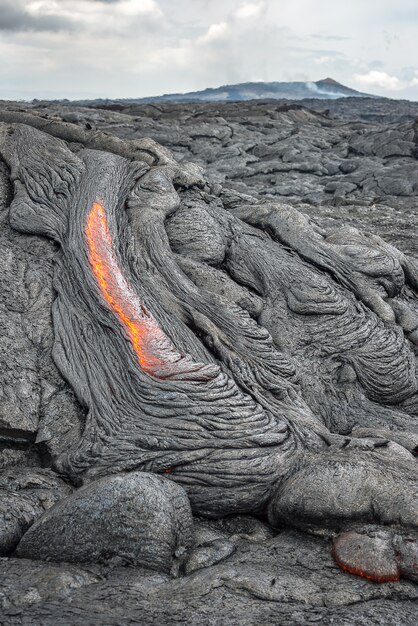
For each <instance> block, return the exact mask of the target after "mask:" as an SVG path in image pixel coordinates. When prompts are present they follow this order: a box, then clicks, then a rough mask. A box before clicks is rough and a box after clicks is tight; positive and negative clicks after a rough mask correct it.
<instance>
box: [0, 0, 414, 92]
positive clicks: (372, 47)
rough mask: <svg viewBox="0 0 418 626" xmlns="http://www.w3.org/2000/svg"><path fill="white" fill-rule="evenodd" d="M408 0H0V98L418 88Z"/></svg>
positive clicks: (378, 90) (393, 90)
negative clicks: (274, 84) (337, 86)
mask: <svg viewBox="0 0 418 626" xmlns="http://www.w3.org/2000/svg"><path fill="white" fill-rule="evenodd" d="M400 4H401V5H402V7H401V8H400ZM417 6H418V5H417V0H402V2H401V3H399V0H397V1H396V2H395V0H368V2H364V0H351V1H350V2H349V3H347V2H346V3H340V2H339V3H336V2H335V0H316V1H315V2H314V1H313V0H297V1H296V0H280V1H279V0H0V58H3V59H7V63H3V64H0V98H7V97H13V94H18V93H25V94H28V95H29V97H30V95H31V94H33V96H36V97H42V94H43V93H44V94H49V95H50V94H51V92H52V91H55V95H56V97H74V98H75V97H78V94H84V93H87V92H89V93H90V94H91V96H95V95H96V96H102V97H107V96H108V97H135V96H136V97H140V96H149V95H154V94H160V93H169V92H173V91H193V90H195V89H203V88H204V87H208V86H218V85H221V84H227V83H238V82H247V81H253V80H265V81H281V80H283V81H284V80H286V81H291V80H303V81H315V80H318V79H320V78H324V77H325V76H331V77H332V78H335V79H336V80H338V81H339V82H341V83H343V84H346V85H348V86H351V87H356V88H361V90H362V91H372V93H376V94H382V95H391V96H394V97H411V98H414V99H417V100H418V84H417V82H418V73H416V70H417V68H416V67H415V66H413V65H412V66H411V59H415V56H416V55H415V50H416V30H417V25H418V9H417ZM401 14H402V15H401ZM401 18H402V19H401ZM371 23H373V28H372V29H371V28H370V24H371ZM388 32H390V33H391V40H390V41H391V43H390V50H388V47H387V45H386V44H387V33H388ZM385 33H386V34H385ZM6 50H7V52H6ZM353 77H354V78H353Z"/></svg>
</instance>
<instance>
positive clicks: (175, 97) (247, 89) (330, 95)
mask: <svg viewBox="0 0 418 626" xmlns="http://www.w3.org/2000/svg"><path fill="white" fill-rule="evenodd" d="M349 97H351V98H353V97H354V98H378V97H379V96H372V95H371V94H368V93H362V92H360V91H356V90H355V89H351V88H350V87H346V86H345V85H342V84H341V83H339V82H337V81H336V80H334V79H333V78H324V79H323V80H318V81H316V82H301V81H298V82H275V83H263V82H259V83H238V84H236V85H223V86H221V87H214V88H213V87H209V88H207V89H203V90H202V91H191V92H188V93H171V94H164V95H162V96H149V97H146V98H106V99H104V98H103V99H101V98H98V99H94V100H77V101H74V104H79V105H86V104H87V105H92V104H93V105H99V104H106V105H109V104H117V103H123V104H149V103H157V102H242V101H244V100H270V99H273V100H303V99H305V98H315V99H322V100H329V99H337V98H349Z"/></svg>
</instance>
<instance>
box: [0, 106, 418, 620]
mask: <svg viewBox="0 0 418 626" xmlns="http://www.w3.org/2000/svg"><path fill="white" fill-rule="evenodd" d="M16 111H17V112H19V111H20V112H30V113H33V114H35V115H37V116H43V118H44V119H45V121H46V124H47V126H48V124H50V125H53V123H54V121H56V122H58V121H61V120H62V121H64V122H67V123H70V124H72V125H76V126H77V127H78V128H79V129H82V130H83V132H84V131H87V132H88V133H89V132H94V131H95V130H99V131H105V132H106V133H110V134H111V135H112V136H114V137H117V138H120V139H122V140H132V139H142V138H145V137H150V138H152V139H154V140H155V141H157V142H158V143H159V144H161V145H163V146H164V147H166V148H168V149H169V150H170V151H172V152H173V154H174V156H175V158H176V159H177V161H179V162H180V163H181V164H182V165H184V166H186V165H187V164H188V163H197V164H198V165H200V166H202V167H203V169H204V172H205V177H206V179H207V181H208V185H207V188H206V191H205V193H206V194H211V197H215V198H218V197H221V198H222V199H223V202H224V204H225V205H226V204H227V201H228V198H232V199H233V198H234V197H236V196H234V194H236V193H238V194H243V195H240V196H239V197H240V198H241V201H243V200H242V199H243V198H244V199H245V197H246V196H247V195H248V196H252V197H255V198H257V199H259V200H260V201H261V202H275V203H286V204H289V205H291V206H292V207H297V209H298V210H300V211H301V212H303V213H304V214H306V215H308V216H309V217H310V218H311V219H312V223H313V224H316V225H317V227H318V229H320V230H321V231H322V232H325V231H326V232H327V233H332V232H333V231H336V230H337V229H338V228H340V227H344V226H347V225H348V226H354V227H356V228H360V229H362V230H364V231H370V232H373V233H375V234H377V235H380V236H381V237H382V238H383V239H384V240H385V241H386V242H388V243H390V244H392V245H393V246H396V248H398V249H399V250H400V251H401V252H402V253H406V254H408V255H411V258H414V257H418V242H417V236H416V234H417V232H418V210H417V209H418V167H417V164H418V163H417V161H418V103H406V102H403V103H394V102H392V101H386V100H374V99H370V100H369V99H364V100H363V99H360V100H359V99H351V98H348V99H344V100H336V101H329V102H328V101H327V102H326V103H324V102H323V101H315V100H309V101H304V102H303V103H302V104H300V103H292V102H272V101H268V102H252V101H250V102H242V103H228V104H215V103H212V104H168V103H167V104H157V105H155V104H147V105H129V106H123V105H111V106H109V107H105V108H100V107H78V106H63V105H58V104H49V103H33V104H32V105H23V104H19V103H3V104H2V105H1V106H0V120H1V119H2V118H1V115H2V113H7V112H9V113H13V112H16ZM28 145H29V144H28ZM69 145H70V146H71V147H72V148H73V152H74V154H78V148H77V145H76V142H74V143H73V144H69ZM0 174H1V176H0V208H1V216H0V220H1V222H0V223H1V232H0V242H1V249H2V258H3V268H4V271H3V272H2V276H1V277H0V283H1V288H2V295H3V297H2V300H1V307H2V308H1V309H0V325H1V328H2V337H1V354H0V366H1V367H0V372H1V376H2V378H1V393H2V397H1V404H0V418H1V429H0V443H1V449H0V464H1V467H2V469H3V478H2V480H3V483H2V484H0V488H1V489H2V490H3V495H4V494H6V495H5V498H4V499H3V501H2V505H1V506H2V507H3V509H4V507H5V506H6V507H7V506H9V507H13V506H14V502H15V500H16V499H17V498H18V496H19V494H21V493H22V492H24V494H27V496H26V495H25V498H26V500H25V506H27V509H25V511H26V512H25V515H28V516H29V517H30V516H32V518H31V519H34V518H36V517H37V516H39V514H40V513H39V511H43V510H44V509H48V508H50V506H51V505H53V504H54V502H55V501H56V500H59V499H60V498H62V497H67V496H68V493H69V492H70V491H71V490H72V486H71V485H70V484H69V483H67V482H65V481H63V482H60V481H57V482H54V479H52V478H51V476H50V474H49V473H48V472H49V470H48V469H47V468H48V467H49V466H50V464H51V458H52V459H54V458H57V457H58V456H59V455H61V454H65V452H66V450H67V448H68V447H69V446H70V445H71V442H72V441H74V440H75V439H76V438H77V437H79V436H80V435H79V433H80V429H81V428H82V427H83V426H84V422H85V419H86V417H85V410H84V409H83V408H82V407H81V406H80V404H79V403H78V402H77V401H76V399H75V397H74V393H73V389H72V388H71V387H70V386H69V385H68V384H67V383H66V382H65V380H64V379H63V377H62V376H61V374H60V372H59V371H58V369H57V368H56V366H55V364H54V363H53V361H52V360H51V356H50V355H51V349H52V345H53V341H54V329H53V326H52V321H51V306H52V302H53V300H54V298H55V294H54V288H53V284H52V274H53V265H54V259H55V258H56V256H57V249H58V248H57V244H56V243H54V242H52V241H50V240H49V239H46V238H45V237H43V236H38V237H36V236H35V237H33V236H29V235H28V234H22V233H18V232H17V231H16V230H14V229H12V228H11V226H10V223H9V205H10V202H11V200H12V196H13V190H12V187H11V184H10V179H9V170H8V168H7V167H6V165H5V164H4V163H3V164H1V169H0ZM176 186H177V190H178V191H179V193H185V194H186V195H185V197H186V202H187V191H183V190H184V188H185V183H184V182H183V183H182V182H178V183H177V184H176ZM222 189H223V191H221V190H222ZM228 193H230V195H229V196H228ZM222 194H223V195H222ZM202 198H203V196H202ZM205 198H206V196H205ZM189 201H190V202H192V201H194V200H193V196H190V200H189ZM205 202H206V200H205ZM190 206H192V205H190ZM260 206H263V205H260ZM243 219H245V216H244V217H243ZM179 228H180V229H181V223H180V226H179V225H176V222H175V220H174V221H173V223H172V225H171V226H170V227H169V228H168V232H169V234H170V238H171V244H172V246H173V247H175V246H174V242H175V241H177V246H178V250H177V252H178V253H179V254H181V246H182V245H183V243H182V242H183V240H182V239H181V237H180V235H179V234H178V233H179V230H178V229H179ZM190 228H192V226H190ZM21 229H23V226H22V225H21ZM176 229H177V230H176ZM38 232H40V230H39V231H38ZM197 235H198V233H197ZM176 237H178V239H177V240H176ZM198 243H199V242H198ZM198 243H197V244H196V245H198ZM184 245H185V244H184ZM284 245H285V244H284ZM291 247H293V244H292V246H291ZM215 248H216V245H215V244H214V249H215ZM195 254H197V253H196V252H195ZM184 267H186V265H185V266H184ZM187 267H188V266H187ZM190 268H191V266H190ZM190 268H189V269H190ZM190 271H191V269H190ZM248 293H249V294H250V295H249V296H247V298H248V299H249V300H251V302H249V303H248V304H247V306H248V307H249V308H250V309H251V306H252V307H253V309H255V308H256V305H257V301H258V296H257V293H256V292H252V291H249V292H248ZM242 297H243V296H242V294H240V298H241V299H242ZM411 299H412V296H411ZM403 328H404V330H405V333H406V332H407V330H406V327H405V326H404V327H403ZM410 331H411V335H412V333H413V332H414V329H413V328H412V327H411V329H410ZM410 331H409V330H408V332H410ZM411 341H412V339H411ZM414 350H415V348H414ZM231 367H232V366H231ZM349 373H350V372H349ZM383 405H384V403H383V404H382V406H383ZM384 410H386V408H385V407H384V408H382V411H384ZM63 416H65V419H63ZM395 445H397V444H395ZM405 445H406V444H405ZM413 448H414V446H412V448H411V450H412V449H413ZM23 467H24V468H26V472H27V473H26V475H25V476H26V477H24V478H22V476H21V474H20V473H19V472H20V471H21V469H22V468H23ZM10 484H13V485H14V486H13V488H10ZM16 494H17V495H16ZM64 501H65V500H64ZM2 512H3V513H4V511H2ZM6 518H7V516H6ZM193 523H194V533H195V543H194V547H193V550H192V552H191V554H190V555H189V557H188V558H187V560H184V559H183V561H182V560H181V559H180V561H179V562H178V563H177V566H176V567H177V570H176V569H175V567H174V569H173V570H172V571H171V572H170V571H166V572H162V573H161V572H155V571H152V570H146V569H143V568H141V567H134V566H131V567H129V566H128V567H127V566H126V564H124V566H122V563H121V562H120V559H118V558H117V557H115V558H114V559H113V560H110V561H109V562H108V563H107V564H106V565H91V564H88V563H87V564H84V565H80V564H74V563H73V564H70V563H68V562H65V563H61V564H60V563H58V564H57V563H52V562H51V563H49V562H42V561H39V560H34V559H31V558H30V551H31V550H34V548H33V544H32V546H31V545H29V546H28V543H29V544H30V539H29V541H28V542H27V545H26V550H27V552H26V553H25V546H23V548H22V547H21V548H20V550H21V557H22V558H14V557H4V558H1V559H0V566H1V569H2V580H1V582H0V604H1V606H2V610H1V612H0V623H4V624H16V625H17V624H109V625H111V624H115V625H116V624H120V623H132V624H161V623H163V622H164V623H167V624H179V623H187V624H196V625H197V624H213V625H215V624H216V625H218V624H235V623H236V624H238V623H239V624H241V623H242V624H256V623H257V624H270V623H274V624H283V625H285V624H286V625H287V624H289V625H295V626H296V625H299V624H316V623H321V624H338V625H347V626H348V625H350V626H351V625H352V624H354V625H356V624H358V625H360V624H361V625H363V624H364V625H365V624H388V625H392V624H393V625H395V624H396V625H398V624H402V625H405V624H406V625H409V624H411V625H412V624H415V623H416V621H417V617H418V608H417V601H418V587H417V585H416V584H415V583H414V582H412V580H403V579H402V580H400V581H393V582H386V583H382V584H379V583H376V582H372V581H369V580H367V579H365V578H359V577H355V576H352V575H350V574H348V573H346V572H344V571H342V570H341V569H340V568H339V567H338V566H337V565H336V563H335V562H334V560H333V559H332V556H331V550H330V545H331V542H332V539H333V535H332V534H330V533H329V532H323V531H317V530H316V531H315V530H314V529H310V530H311V532H310V534H306V533H302V532H299V531H297V530H293V529H290V528H289V527H288V525H286V524H282V525H279V527H278V528H275V529H273V528H272V527H271V526H270V525H269V524H268V523H267V522H266V520H265V518H261V519H259V518H258V517H252V516H249V515H233V516H228V517H226V518H225V519H221V520H206V519H203V518H202V517H199V516H197V517H195V518H194V522H193ZM35 528H36V527H35ZM0 530H1V532H3V530H2V529H0ZM78 532H80V533H81V534H82V533H83V529H82V528H80V529H78V528H77V527H75V528H74V533H75V535H76V534H77V533H78ZM135 532H141V530H140V529H139V528H138V529H135ZM161 532H162V531H161ZM370 532H371V534H372V536H373V533H374V532H380V531H375V530H373V529H372V530H371V531H370ZM29 534H30V533H28V534H27V536H28V537H29ZM40 536H41V537H42V535H40ZM35 539H36V538H35ZM76 539H77V537H76V536H75V538H74V537H73V538H72V541H73V542H74V541H76ZM10 541H11V543H13V541H15V539H14V538H13V537H12V538H11V539H10ZM38 541H39V539H38ZM67 541H69V538H68V537H67ZM63 545H64V543H63ZM36 549H38V550H39V549H40V548H39V547H38V548H36ZM51 549H54V548H53V547H51ZM59 549H60V546H59V545H58V547H57V548H56V550H58V551H59ZM28 556H29V558H28ZM47 558H48V557H47ZM54 560H56V559H54ZM185 574H186V575H185Z"/></svg>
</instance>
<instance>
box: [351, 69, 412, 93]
mask: <svg viewBox="0 0 418 626" xmlns="http://www.w3.org/2000/svg"><path fill="white" fill-rule="evenodd" d="M354 80H355V81H356V82H357V83H359V84H360V85H363V86H364V87H380V88H381V89H385V90H387V91H399V90H401V89H403V87H404V84H403V83H402V81H400V80H399V78H398V77H397V76H391V75H390V74H387V73H386V72H380V71H378V70H370V72H368V73H367V74H355V76H354Z"/></svg>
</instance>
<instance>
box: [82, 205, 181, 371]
mask: <svg viewBox="0 0 418 626" xmlns="http://www.w3.org/2000/svg"><path fill="white" fill-rule="evenodd" d="M85 235H86V241H87V247H88V258H89V263H90V266H91V268H92V270H93V274H94V276H95V279H96V282H97V284H98V286H99V288H100V291H101V294H102V296H103V298H104V300H105V301H106V304H107V305H108V307H109V308H110V310H111V311H112V312H113V313H114V314H115V315H116V317H117V318H118V320H119V322H120V323H121V325H122V327H123V329H124V331H125V333H126V335H127V337H128V339H129V341H130V343H131V345H132V348H133V349H134V351H135V353H136V356H137V358H138V362H139V365H140V366H141V368H142V369H143V370H144V371H145V372H147V373H148V374H152V375H154V376H161V377H165V376H167V375H170V374H172V373H177V372H178V370H179V367H178V366H175V367H173V364H177V365H178V364H179V363H178V362H179V361H180V360H185V359H184V357H182V355H181V354H180V353H179V352H178V351H177V350H176V348H175V346H174V345H173V344H172V342H171V341H170V339H169V338H168V337H167V335H166V334H165V333H164V332H163V330H162V329H161V328H160V327H159V326H158V324H157V322H156V320H155V318H154V317H153V316H152V315H151V313H150V312H149V311H147V310H146V308H145V307H144V306H143V304H142V303H141V302H140V300H139V298H138V295H137V294H136V292H135V291H134V289H133V288H132V286H131V285H130V284H129V282H128V280H127V278H126V277H125V275H124V273H123V271H122V269H121V268H120V266H119V264H118V260H117V258H116V254H115V251H114V247H113V242H112V237H111V234H110V230H109V225H108V220H107V216H106V212H105V209H104V207H103V206H102V205H101V204H100V203H99V202H94V203H93V205H92V207H91V209H90V212H89V214H88V216H87V220H86V226H85ZM170 366H171V367H170ZM167 368H168V371H167ZM180 369H182V368H180Z"/></svg>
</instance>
